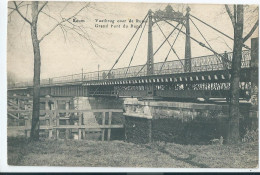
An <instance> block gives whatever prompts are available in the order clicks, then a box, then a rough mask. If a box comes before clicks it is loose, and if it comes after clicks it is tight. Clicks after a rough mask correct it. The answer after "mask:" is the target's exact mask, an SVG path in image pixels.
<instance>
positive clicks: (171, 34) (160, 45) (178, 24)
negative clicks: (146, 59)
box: [153, 23, 180, 56]
mask: <svg viewBox="0 0 260 175" xmlns="http://www.w3.org/2000/svg"><path fill="white" fill-rule="evenodd" d="M179 25H180V23H178V25H177V26H176V27H178V26H179ZM174 31H175V29H173V30H172V32H171V33H170V34H169V35H168V36H167V38H166V39H165V40H164V41H163V42H162V44H161V45H160V46H159V47H158V48H157V49H156V51H155V52H154V54H153V56H154V55H155V54H156V53H157V52H158V51H159V49H160V48H161V47H162V46H163V44H164V43H165V42H166V40H167V39H168V38H169V37H170V36H171V35H172V33H173V32H174Z"/></svg>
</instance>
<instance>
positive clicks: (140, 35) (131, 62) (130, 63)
mask: <svg viewBox="0 0 260 175" xmlns="http://www.w3.org/2000/svg"><path fill="white" fill-rule="evenodd" d="M147 21H148V20H146V21H145V24H144V27H143V30H142V32H141V34H140V37H139V40H138V42H137V44H136V47H135V50H134V52H133V55H132V57H131V60H130V62H129V65H128V67H127V69H126V72H125V77H126V75H127V72H128V70H129V67H130V65H131V63H132V61H133V58H134V55H135V52H136V49H137V47H138V45H139V42H140V40H141V38H142V35H143V32H144V28H145V26H146V24H147Z"/></svg>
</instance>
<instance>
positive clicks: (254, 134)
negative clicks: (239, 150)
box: [242, 128, 258, 143]
mask: <svg viewBox="0 0 260 175" xmlns="http://www.w3.org/2000/svg"><path fill="white" fill-rule="evenodd" d="M242 142H246V143H250V142H258V129H255V130H249V129H248V128H247V129H246V134H245V135H244V137H243V138H242Z"/></svg>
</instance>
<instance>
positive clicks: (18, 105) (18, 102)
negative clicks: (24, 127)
mask: <svg viewBox="0 0 260 175" xmlns="http://www.w3.org/2000/svg"><path fill="white" fill-rule="evenodd" d="M17 108H18V110H20V101H19V99H17ZM17 117H18V119H20V113H18V114H17ZM18 126H19V120H18Z"/></svg>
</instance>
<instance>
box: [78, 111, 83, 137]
mask: <svg viewBox="0 0 260 175" xmlns="http://www.w3.org/2000/svg"><path fill="white" fill-rule="evenodd" d="M81 123H82V115H80V116H79V123H78V125H79V126H81ZM78 132H79V138H78V139H79V140H81V128H79V131H78Z"/></svg>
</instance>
